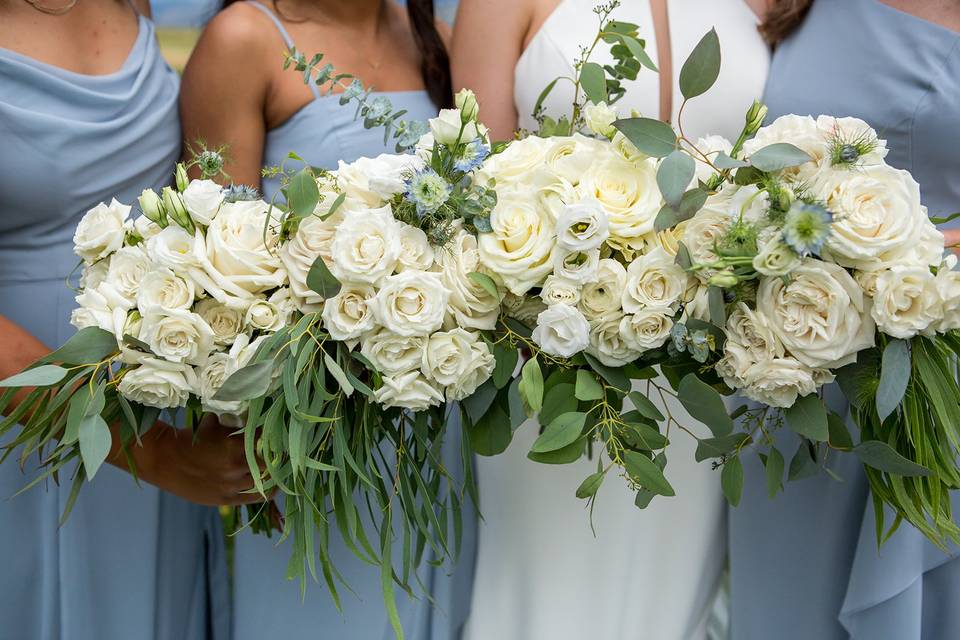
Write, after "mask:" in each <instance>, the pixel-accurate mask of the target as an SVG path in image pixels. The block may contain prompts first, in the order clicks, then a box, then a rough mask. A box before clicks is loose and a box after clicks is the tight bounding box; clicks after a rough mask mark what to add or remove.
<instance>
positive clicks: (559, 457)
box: [527, 438, 587, 464]
mask: <svg viewBox="0 0 960 640" xmlns="http://www.w3.org/2000/svg"><path fill="white" fill-rule="evenodd" d="M586 443H587V439H586V438H579V439H577V440H576V441H574V442H572V443H570V444H568V445H567V446H565V447H563V448H562V449H557V450H556V451H544V452H542V453H539V452H536V451H530V452H529V453H527V458H528V459H530V460H533V461H534V462H539V463H540V464H570V463H572V462H576V461H577V460H579V459H580V456H582V455H583V450H584V447H585V446H586Z"/></svg>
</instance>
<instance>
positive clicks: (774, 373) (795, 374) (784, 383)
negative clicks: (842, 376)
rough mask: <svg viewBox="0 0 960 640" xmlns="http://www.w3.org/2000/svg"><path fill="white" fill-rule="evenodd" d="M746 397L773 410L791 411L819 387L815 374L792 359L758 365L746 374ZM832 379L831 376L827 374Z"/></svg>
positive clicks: (773, 359)
mask: <svg viewBox="0 0 960 640" xmlns="http://www.w3.org/2000/svg"><path fill="white" fill-rule="evenodd" d="M744 375H745V379H746V381H747V384H746V386H745V387H743V394H744V395H745V396H747V397H748V398H750V399H751V400H755V401H757V402H762V403H763V404H766V405H769V406H771V407H781V408H784V409H786V408H789V407H792V406H793V405H794V404H795V403H796V402H797V399H798V398H800V397H802V396H808V395H810V394H811V393H815V392H816V390H817V388H818V386H819V385H818V384H817V380H816V379H815V374H814V371H813V370H811V369H810V368H809V367H807V366H805V365H804V364H802V363H801V362H799V361H798V360H796V359H794V358H790V357H785V358H772V359H769V360H762V361H760V362H757V363H756V364H754V365H753V366H751V367H750V368H748V369H747V370H746V371H745V372H744ZM826 376H827V377H829V378H830V379H832V375H830V374H829V373H827V374H826Z"/></svg>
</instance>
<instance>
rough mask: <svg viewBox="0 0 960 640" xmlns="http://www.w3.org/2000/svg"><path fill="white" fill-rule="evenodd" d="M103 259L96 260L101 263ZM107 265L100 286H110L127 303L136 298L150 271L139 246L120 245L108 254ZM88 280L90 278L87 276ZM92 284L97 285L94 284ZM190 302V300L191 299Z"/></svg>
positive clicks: (88, 280) (146, 281) (145, 283)
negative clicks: (111, 253) (112, 252)
mask: <svg viewBox="0 0 960 640" xmlns="http://www.w3.org/2000/svg"><path fill="white" fill-rule="evenodd" d="M103 262H105V261H101V262H98V263H97V264H101V263H103ZM108 264H109V267H108V269H107V273H106V274H105V277H104V278H103V280H102V281H101V283H100V286H109V287H112V288H113V290H114V291H116V292H117V294H118V295H119V296H121V297H122V298H123V299H124V300H126V301H127V303H128V305H132V304H133V301H134V300H136V298H137V292H138V290H140V289H141V288H142V287H143V286H146V285H147V283H148V281H149V280H148V278H147V276H146V274H147V272H148V271H150V267H151V265H150V259H149V258H148V257H147V254H146V252H144V250H143V248H142V247H140V246H133V247H120V248H119V249H117V251H116V253H114V254H113V255H112V256H110V259H109V261H108ZM87 282H88V283H89V282H90V278H89V277H88V278H87ZM93 286H97V285H96V284H94V285H93ZM191 302H192V301H191Z"/></svg>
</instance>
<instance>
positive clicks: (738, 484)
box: [720, 456, 743, 507]
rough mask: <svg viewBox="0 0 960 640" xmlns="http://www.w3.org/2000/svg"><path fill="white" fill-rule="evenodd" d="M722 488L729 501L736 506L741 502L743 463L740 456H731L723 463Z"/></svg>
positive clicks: (721, 473)
mask: <svg viewBox="0 0 960 640" xmlns="http://www.w3.org/2000/svg"><path fill="white" fill-rule="evenodd" d="M720 488H721V489H722V490H723V495H724V497H725V498H726V499H727V502H729V503H730V504H731V505H732V506H734V507H736V506H737V505H739V504H740V497H741V496H742V495H743V463H742V462H740V456H736V457H733V458H730V459H729V460H727V462H726V464H724V465H723V471H721V472H720Z"/></svg>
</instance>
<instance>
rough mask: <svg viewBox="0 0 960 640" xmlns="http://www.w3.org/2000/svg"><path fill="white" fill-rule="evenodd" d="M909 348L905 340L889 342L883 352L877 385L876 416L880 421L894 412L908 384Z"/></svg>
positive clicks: (910, 369)
mask: <svg viewBox="0 0 960 640" xmlns="http://www.w3.org/2000/svg"><path fill="white" fill-rule="evenodd" d="M911 372H912V367H911V365H910V347H909V345H908V344H907V342H906V341H905V340H891V341H890V342H888V343H887V346H886V347H885V348H884V350H883V359H882V360H881V365H880V382H879V384H878V385H877V414H878V415H879V416H880V420H881V421H883V420H886V419H887V416H889V415H890V414H891V413H893V412H894V410H895V409H896V408H897V407H898V406H899V405H900V401H901V400H903V394H905V393H906V392H907V385H908V384H909V383H910V374H911Z"/></svg>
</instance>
